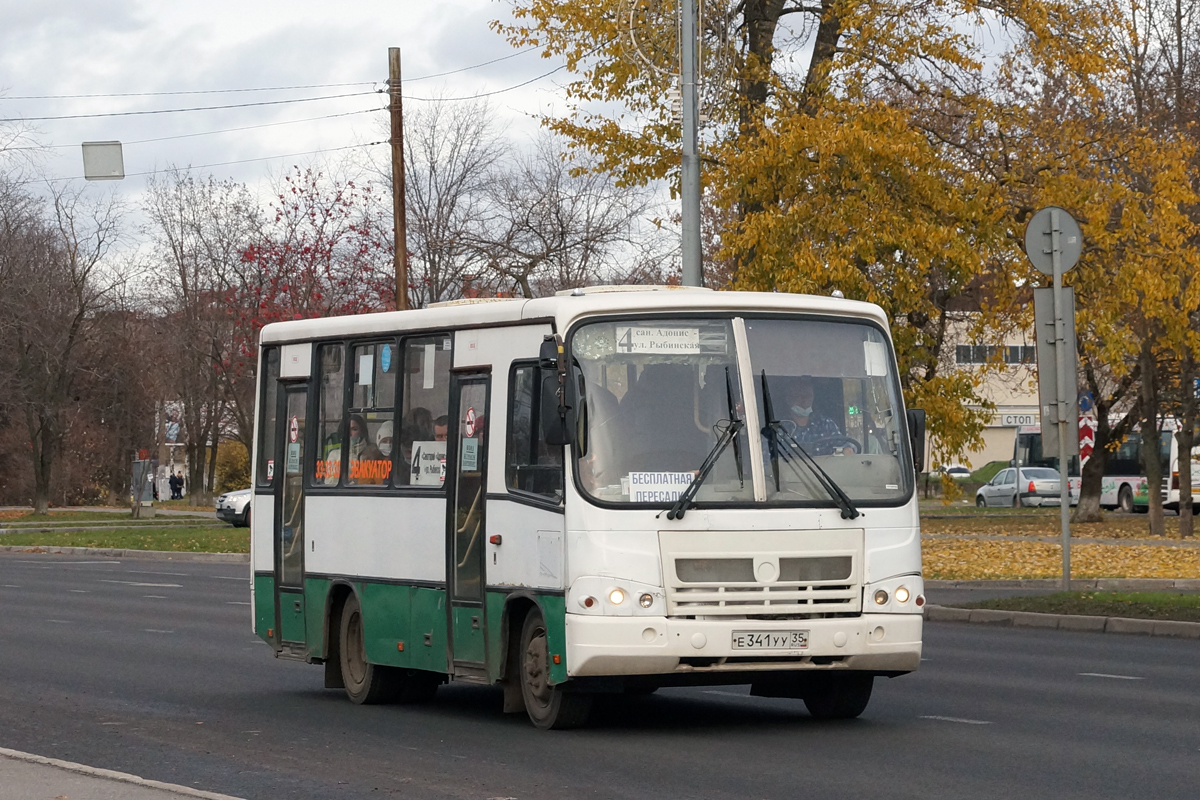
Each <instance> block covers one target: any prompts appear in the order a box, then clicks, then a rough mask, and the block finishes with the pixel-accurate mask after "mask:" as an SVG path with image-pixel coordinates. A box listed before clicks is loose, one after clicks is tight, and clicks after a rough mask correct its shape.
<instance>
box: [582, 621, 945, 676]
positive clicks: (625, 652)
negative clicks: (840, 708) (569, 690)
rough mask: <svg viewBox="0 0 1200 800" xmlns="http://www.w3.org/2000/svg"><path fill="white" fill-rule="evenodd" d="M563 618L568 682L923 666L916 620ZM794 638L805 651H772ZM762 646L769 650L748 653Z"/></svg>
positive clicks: (901, 669) (906, 669)
mask: <svg viewBox="0 0 1200 800" xmlns="http://www.w3.org/2000/svg"><path fill="white" fill-rule="evenodd" d="M566 616H567V619H566V633H567V674H568V675H569V676H571V677H584V676H602V675H662V674H680V673H703V672H713V673H718V672H720V673H730V672H747V673H751V672H762V671H771V672H775V671H780V670H789V669H797V670H800V669H854V670H870V671H879V672H911V671H912V670H915V669H916V668H917V666H918V665H919V664H920V662H921V628H922V621H923V619H922V616H921V615H920V614H863V615H862V616H859V617H845V618H835V619H795V620H752V619H739V620H727V619H674V618H667V617H636V616H635V617H603V616H590V615H583V614H567V615H566ZM764 634H766V635H765V636H764ZM801 634H802V637H801V636H800V635H801ZM798 638H803V639H805V640H806V643H805V645H806V646H803V647H798V648H788V647H779V648H771V647H770V644H771V643H772V642H780V641H790V642H795V641H796V640H797V639H798ZM735 644H740V645H741V646H740V647H735ZM762 644H766V645H767V647H758V646H754V645H762ZM748 645H749V646H748Z"/></svg>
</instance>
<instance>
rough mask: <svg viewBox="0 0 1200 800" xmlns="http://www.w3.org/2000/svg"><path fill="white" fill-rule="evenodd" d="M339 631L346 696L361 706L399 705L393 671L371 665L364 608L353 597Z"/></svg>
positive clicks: (343, 608) (344, 610)
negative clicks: (363, 621)
mask: <svg viewBox="0 0 1200 800" xmlns="http://www.w3.org/2000/svg"><path fill="white" fill-rule="evenodd" d="M338 629H339V630H338V634H339V636H338V651H339V653H338V655H339V657H340V659H341V662H342V682H343V683H344V684H345V686H346V696H347V697H349V698H350V700H351V701H352V702H353V703H355V704H357V705H375V704H377V703H392V702H395V701H396V700H397V699H398V695H399V692H398V691H397V690H398V688H399V685H398V681H396V680H395V675H394V674H393V673H392V670H391V669H389V668H388V667H382V666H380V665H378V664H372V663H370V662H369V661H367V646H366V637H364V636H363V623H362V606H361V605H360V604H359V602H358V598H357V597H355V596H354V595H353V594H352V595H350V596H348V597H347V598H346V602H345V603H343V604H342V614H341V620H340V624H339V625H338Z"/></svg>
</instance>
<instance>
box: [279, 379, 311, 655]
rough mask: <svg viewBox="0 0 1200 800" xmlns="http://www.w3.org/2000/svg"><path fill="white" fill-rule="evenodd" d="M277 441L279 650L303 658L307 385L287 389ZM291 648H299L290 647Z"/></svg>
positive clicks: (295, 385) (286, 387)
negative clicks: (280, 476)
mask: <svg viewBox="0 0 1200 800" xmlns="http://www.w3.org/2000/svg"><path fill="white" fill-rule="evenodd" d="M282 388H283V389H284V391H283V392H281V395H282V397H281V398H280V403H281V405H282V406H283V408H282V409H281V411H282V413H280V414H279V415H278V417H277V418H278V420H279V422H278V424H279V426H280V430H279V432H278V436H277V438H276V440H275V441H277V442H279V445H278V447H279V452H278V453H277V454H276V458H275V463H276V464H280V465H282V468H283V480H282V481H278V485H279V489H278V491H279V492H280V496H279V497H278V498H276V504H275V508H276V509H277V510H276V512H275V531H274V539H275V615H276V618H275V630H276V634H277V635H276V636H275V645H276V647H277V648H278V647H280V646H281V645H282V648H283V649H285V650H291V651H292V652H293V653H296V654H302V653H303V652H304V651H305V648H304V647H303V644H304V640H305V631H304V430H305V424H304V422H305V411H306V409H307V407H308V384H306V383H302V384H290V385H284V386H283V387H282ZM289 643H295V645H294V646H291V647H289Z"/></svg>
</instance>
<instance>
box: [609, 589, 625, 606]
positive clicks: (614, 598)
mask: <svg viewBox="0 0 1200 800" xmlns="http://www.w3.org/2000/svg"><path fill="white" fill-rule="evenodd" d="M608 602H610V603H612V604H613V605H614V606H619V605H621V603H624V602H625V592H624V591H623V590H621V589H613V590H612V591H611V592H609V593H608Z"/></svg>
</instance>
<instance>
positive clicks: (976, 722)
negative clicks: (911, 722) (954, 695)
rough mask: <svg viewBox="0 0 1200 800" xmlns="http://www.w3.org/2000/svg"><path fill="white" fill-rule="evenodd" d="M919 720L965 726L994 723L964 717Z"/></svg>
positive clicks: (936, 716)
mask: <svg viewBox="0 0 1200 800" xmlns="http://www.w3.org/2000/svg"><path fill="white" fill-rule="evenodd" d="M918 719H932V720H937V721H938V722H958V723H961V724H963V725H991V724H992V723H990V722H988V721H987V720H982V719H963V718H962V717H940V716H938V715H936V714H930V715H928V716H922V717H918Z"/></svg>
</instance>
